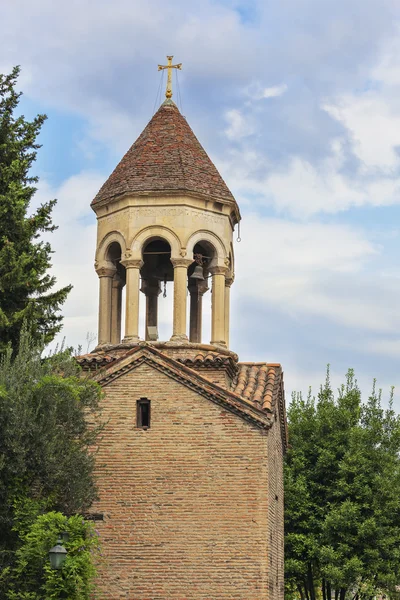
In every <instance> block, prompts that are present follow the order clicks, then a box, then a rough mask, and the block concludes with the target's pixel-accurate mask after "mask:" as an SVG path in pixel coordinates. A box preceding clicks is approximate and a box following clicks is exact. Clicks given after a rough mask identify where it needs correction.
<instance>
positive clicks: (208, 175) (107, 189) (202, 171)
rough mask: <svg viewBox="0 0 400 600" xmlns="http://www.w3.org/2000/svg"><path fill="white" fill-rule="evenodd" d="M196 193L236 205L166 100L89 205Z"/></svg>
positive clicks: (181, 120)
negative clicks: (143, 195)
mask: <svg viewBox="0 0 400 600" xmlns="http://www.w3.org/2000/svg"><path fill="white" fill-rule="evenodd" d="M148 192H150V193H151V192H158V193H160V192H195V193H198V194H202V195H203V196H207V197H210V198H214V199H217V200H222V201H223V202H227V201H228V202H232V203H235V204H236V202H235V199H234V197H233V196H232V194H231V192H230V191H229V189H228V187H227V185H226V183H225V182H224V180H223V179H222V177H221V175H220V174H219V173H218V171H217V169H216V168H215V166H214V165H213V163H212V162H211V160H210V158H209V157H208V155H207V153H206V152H205V150H204V148H203V147H202V146H201V144H200V142H199V141H198V139H197V138H196V136H195V135H194V133H193V131H192V130H191V128H190V126H189V124H188V123H187V121H186V119H185V117H183V116H182V115H181V113H180V112H179V110H178V108H177V106H176V105H175V104H174V102H172V100H166V101H165V102H164V103H163V104H162V105H161V107H160V108H159V110H158V111H157V112H156V114H155V115H154V116H153V118H152V119H151V121H150V122H149V124H148V125H147V127H146V128H145V129H144V131H143V132H142V134H141V135H140V136H139V137H138V139H137V140H136V142H135V143H134V144H133V146H131V148H130V149H129V150H128V152H127V153H126V154H125V156H124V157H123V159H122V160H121V162H120V163H119V164H118V166H117V167H116V168H115V169H114V171H113V173H112V174H111V175H110V177H109V178H108V179H107V181H106V182H105V184H104V185H103V186H102V187H101V189H100V191H99V192H98V194H97V195H96V197H95V199H94V200H93V202H92V205H95V204H97V203H98V202H101V201H105V200H112V199H114V198H117V197H118V196H121V195H125V194H131V193H133V194H137V193H139V194H140V193H148Z"/></svg>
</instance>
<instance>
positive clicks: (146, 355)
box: [94, 346, 273, 430]
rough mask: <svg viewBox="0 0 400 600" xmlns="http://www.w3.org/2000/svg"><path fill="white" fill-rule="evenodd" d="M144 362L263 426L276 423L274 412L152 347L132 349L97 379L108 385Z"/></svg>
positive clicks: (96, 377)
mask: <svg viewBox="0 0 400 600" xmlns="http://www.w3.org/2000/svg"><path fill="white" fill-rule="evenodd" d="M143 363H147V364H152V365H153V366H154V367H155V368H157V369H158V370H159V371H161V372H163V373H164V374H166V375H168V376H170V377H172V378H173V379H175V380H178V381H180V382H181V383H182V384H183V385H186V387H189V388H190V389H194V390H196V391H197V392H198V393H200V394H201V395H202V396H205V397H207V398H209V399H210V400H212V401H214V402H216V403H217V404H220V405H223V406H224V407H225V408H227V409H229V410H230V411H231V412H233V413H235V414H237V415H239V416H240V417H242V418H244V419H245V420H246V421H249V422H251V423H252V424H253V425H256V426H257V427H259V428H260V429H263V430H266V429H269V428H270V427H271V426H272V424H273V419H272V418H271V417H272V411H265V410H261V409H259V408H257V407H256V406H254V405H251V404H249V403H248V402H246V400H244V399H243V398H242V397H240V396H239V395H238V394H235V393H234V392H231V391H229V390H226V389H224V388H222V387H220V386H219V385H217V384H216V383H213V382H211V381H209V380H208V379H206V378H205V377H202V376H201V375H200V374H199V373H198V372H196V371H194V370H193V369H190V368H189V367H187V366H186V365H184V364H182V363H180V362H179V363H178V362H177V361H176V360H175V359H173V358H170V357H168V356H165V355H164V354H162V353H161V352H159V351H158V350H156V349H155V348H152V347H149V346H138V347H136V348H133V349H132V350H129V351H128V352H127V353H126V354H125V355H124V356H123V357H121V358H119V359H117V360H116V361H114V362H113V363H111V364H110V365H106V366H105V367H103V368H101V369H100V371H99V373H98V374H97V375H95V376H94V379H95V381H97V382H98V383H99V384H100V385H103V386H105V385H107V384H108V383H110V382H111V381H114V380H115V379H117V378H118V377H120V376H121V375H123V374H125V373H126V372H128V371H130V370H132V369H134V368H135V367H137V366H139V365H140V364H143Z"/></svg>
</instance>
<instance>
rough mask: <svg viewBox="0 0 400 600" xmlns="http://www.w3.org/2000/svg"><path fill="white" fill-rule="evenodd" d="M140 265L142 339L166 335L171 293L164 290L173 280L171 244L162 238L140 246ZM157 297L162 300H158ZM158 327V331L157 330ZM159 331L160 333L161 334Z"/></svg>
mask: <svg viewBox="0 0 400 600" xmlns="http://www.w3.org/2000/svg"><path fill="white" fill-rule="evenodd" d="M142 258H143V266H142V268H141V270H140V275H141V279H142V281H141V287H140V290H141V292H142V293H143V295H144V298H145V306H144V307H142V310H141V311H140V312H141V313H143V311H144V319H143V318H142V319H141V322H142V323H144V336H143V337H144V339H145V340H148V341H156V340H158V339H159V337H164V335H165V339H169V336H167V329H168V328H169V327H171V321H172V319H171V316H170V315H171V313H172V297H173V294H170V293H167V289H168V288H171V287H172V286H171V282H173V281H174V269H173V266H172V263H171V246H170V244H169V243H168V242H167V241H165V240H164V239H162V238H153V239H151V240H148V241H147V243H146V244H145V246H144V247H143V250H142ZM159 297H161V298H162V304H161V303H160V304H159ZM159 329H160V331H159ZM160 333H161V336H160Z"/></svg>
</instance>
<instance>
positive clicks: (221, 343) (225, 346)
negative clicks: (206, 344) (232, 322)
mask: <svg viewBox="0 0 400 600" xmlns="http://www.w3.org/2000/svg"><path fill="white" fill-rule="evenodd" d="M210 344H211V346H220V348H227V347H228V346H227V345H226V342H224V341H223V340H219V341H216V342H215V341H213V340H211V342H210Z"/></svg>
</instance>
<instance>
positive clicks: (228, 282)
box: [225, 275, 234, 348]
mask: <svg viewBox="0 0 400 600" xmlns="http://www.w3.org/2000/svg"><path fill="white" fill-rule="evenodd" d="M233 280H234V277H233V275H231V276H230V277H226V278H225V343H226V347H227V348H229V317H230V305H231V285H232V283H233Z"/></svg>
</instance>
